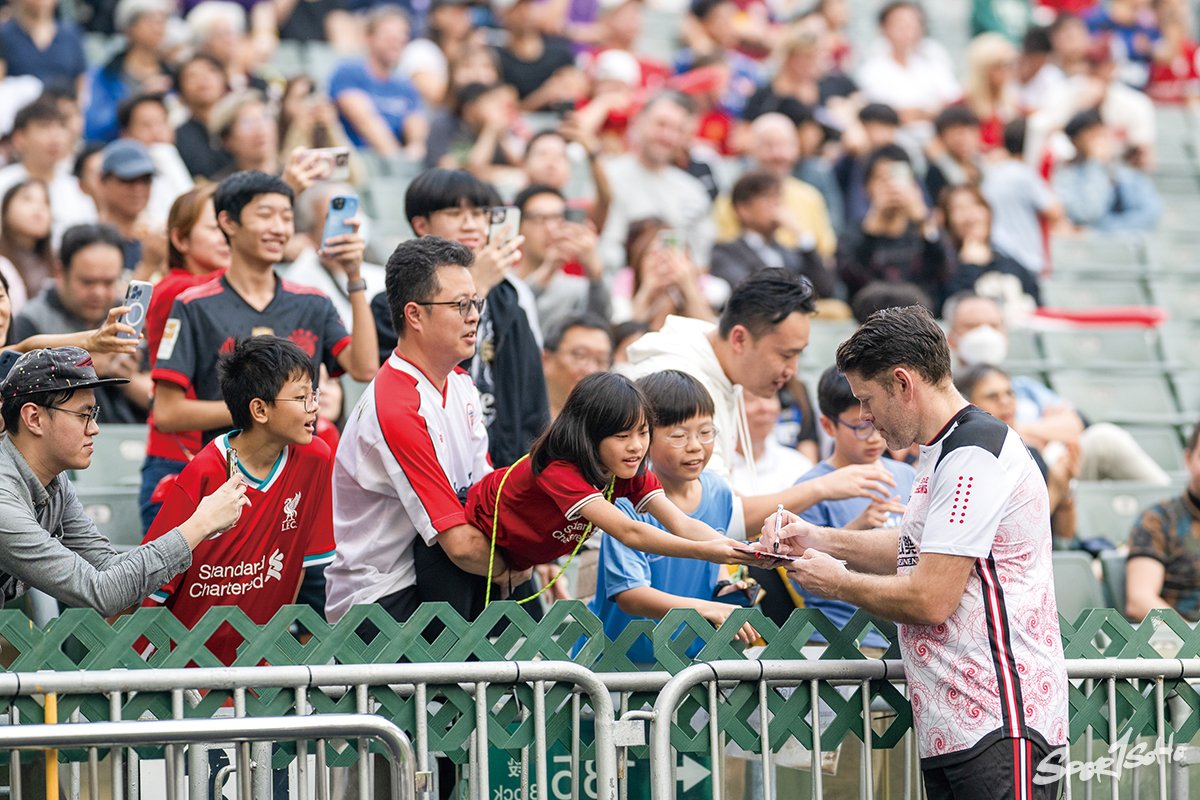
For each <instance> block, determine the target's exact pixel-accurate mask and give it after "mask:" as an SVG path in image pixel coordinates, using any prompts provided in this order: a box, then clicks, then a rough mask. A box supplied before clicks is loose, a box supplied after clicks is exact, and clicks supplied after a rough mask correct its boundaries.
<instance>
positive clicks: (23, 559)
mask: <svg viewBox="0 0 1200 800" xmlns="http://www.w3.org/2000/svg"><path fill="white" fill-rule="evenodd" d="M124 382H125V379H123V378H99V377H97V376H96V371H95V369H94V368H93V366H92V359H91V356H90V355H89V354H88V352H87V351H86V350H82V349H80V348H78V347H57V348H47V349H41V350H33V351H30V352H29V353H26V354H25V355H23V356H21V358H20V359H18V360H17V362H16V363H15V364H14V365H13V368H12V371H11V372H9V374H8V378H7V379H6V380H5V381H4V383H3V384H0V415H2V416H3V420H4V428H5V432H6V435H5V436H4V437H3V438H2V439H0V606H7V605H9V604H10V603H12V601H13V600H15V599H17V598H18V597H20V596H21V595H22V594H23V593H24V592H25V591H26V590H27V589H29V588H34V589H39V590H41V591H43V592H45V593H46V594H48V595H50V596H51V597H53V598H54V599H56V600H58V601H59V602H61V603H64V604H66V605H68V606H74V607H81V608H92V609H95V610H96V611H98V612H99V613H101V614H104V615H105V616H108V615H111V614H116V613H118V612H120V611H121V610H123V609H125V608H128V607H129V606H131V605H133V604H135V603H138V602H140V601H141V600H142V598H144V597H146V596H147V595H149V594H150V593H151V592H153V591H154V590H155V589H157V588H158V587H159V586H162V585H163V584H164V583H166V582H167V581H168V580H170V579H171V578H172V577H174V576H175V575H177V574H178V573H180V572H182V571H184V570H185V569H187V568H188V566H189V565H190V564H191V563H192V551H193V550H195V549H196V547H197V546H198V545H199V544H200V543H201V542H203V541H204V540H205V539H207V538H208V537H209V536H211V535H213V534H215V533H219V532H221V531H224V530H227V529H228V528H230V527H231V526H233V525H234V524H236V523H237V521H238V518H239V516H240V514H241V511H242V507H243V506H244V505H246V497H245V487H243V486H242V484H241V482H240V481H237V480H230V481H225V482H223V483H221V484H219V485H218V486H216V487H215V489H214V490H213V491H211V492H210V493H208V494H207V495H206V496H204V497H203V498H198V503H196V504H194V505H193V506H192V508H193V509H194V510H193V511H192V513H191V514H190V515H189V516H187V517H185V518H183V519H181V521H180V522H179V524H178V525H175V526H173V527H172V528H171V529H170V530H168V531H165V532H164V535H163V536H162V537H161V538H159V539H158V540H157V541H155V542H153V543H150V544H145V545H142V546H141V547H137V548H134V549H133V550H130V551H128V552H125V553H118V552H117V551H116V550H114V549H113V547H112V545H111V544H110V543H109V541H108V539H107V538H105V536H104V535H103V534H101V533H100V532H99V531H98V530H96V525H95V523H94V522H93V521H92V520H91V519H89V518H88V517H87V515H86V514H84V511H83V506H82V505H81V504H80V502H79V498H78V497H77V496H76V494H75V489H74V487H73V486H72V485H71V482H70V481H69V480H68V479H67V476H66V475H65V474H64V473H65V472H66V471H67V470H76V471H78V470H84V469H87V468H88V466H89V465H90V464H91V461H92V449H93V440H94V439H95V437H96V436H97V435H99V433H100V426H99V425H98V424H97V418H98V417H99V415H100V407H99V405H97V403H96V396H95V389H96V388H97V387H100V386H107V385H113V384H119V383H124Z"/></svg>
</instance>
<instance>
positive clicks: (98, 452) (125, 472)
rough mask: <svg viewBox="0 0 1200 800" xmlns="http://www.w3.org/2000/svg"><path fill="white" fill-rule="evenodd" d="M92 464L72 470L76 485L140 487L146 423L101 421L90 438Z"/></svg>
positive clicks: (72, 479) (72, 477)
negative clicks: (91, 440)
mask: <svg viewBox="0 0 1200 800" xmlns="http://www.w3.org/2000/svg"><path fill="white" fill-rule="evenodd" d="M94 447H95V449H94V451H93V452H92V465H91V466H90V467H88V468H87V469H85V470H80V471H78V472H75V473H74V474H73V475H72V476H71V482H72V483H73V484H75V486H76V487H88V488H94V487H106V486H120V487H126V486H134V487H136V486H140V485H141V482H142V462H143V461H145V460H146V426H145V425H116V424H112V425H110V424H102V425H101V426H100V435H99V436H97V437H96V439H95V441H94Z"/></svg>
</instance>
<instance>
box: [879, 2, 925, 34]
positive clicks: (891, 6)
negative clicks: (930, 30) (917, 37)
mask: <svg viewBox="0 0 1200 800" xmlns="http://www.w3.org/2000/svg"><path fill="white" fill-rule="evenodd" d="M902 8H911V9H912V10H913V11H916V12H917V14H919V15H920V16H921V25H922V27H924V25H925V9H923V8H921V6H920V4H919V3H914V2H913V0H893V1H892V2H891V3H888V4H887V5H885V6H884V7H883V8H881V9H879V16H878V17H876V19H877V20H878V22H879V27H881V28H882V27H883V26H884V25H885V24H887V18H888V17H890V16H891V15H892V12H893V11H899V10H900V9H902Z"/></svg>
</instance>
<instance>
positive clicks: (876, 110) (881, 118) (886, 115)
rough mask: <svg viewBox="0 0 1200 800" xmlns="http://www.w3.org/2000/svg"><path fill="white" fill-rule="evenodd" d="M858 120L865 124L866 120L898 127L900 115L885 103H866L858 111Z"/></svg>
mask: <svg viewBox="0 0 1200 800" xmlns="http://www.w3.org/2000/svg"><path fill="white" fill-rule="evenodd" d="M858 121H859V122H861V123H862V124H864V125H866V124H867V123H868V122H878V123H879V124H881V125H891V126H892V127H893V128H899V127H900V115H899V114H897V113H896V109H894V108H892V107H891V106H889V105H888V104H886V103H867V104H866V105H865V106H863V107H862V109H861V110H860V111H859V112H858Z"/></svg>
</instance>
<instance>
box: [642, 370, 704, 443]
mask: <svg viewBox="0 0 1200 800" xmlns="http://www.w3.org/2000/svg"><path fill="white" fill-rule="evenodd" d="M637 385H638V388H639V389H641V390H642V394H644V395H645V396H646V402H647V403H649V404H650V418H651V420H653V423H654V427H656V428H671V427H674V426H676V425H682V424H683V423H685V422H687V421H688V420H689V419H693V418H695V417H711V416H713V414H715V413H716V406H715V405H714V404H713V399H712V395H711V394H709V393H708V389H705V388H704V384H702V383H700V381H698V380H696V379H695V378H693V377H692V376H691V375H688V374H687V373H686V372H680V371H679V370H677V369H664V370H662V371H661V372H652V373H650V374H649V375H647V376H645V377H644V378H641V379H640V380H638V382H637Z"/></svg>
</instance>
